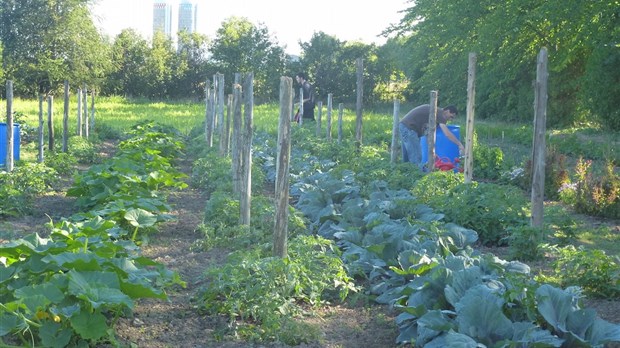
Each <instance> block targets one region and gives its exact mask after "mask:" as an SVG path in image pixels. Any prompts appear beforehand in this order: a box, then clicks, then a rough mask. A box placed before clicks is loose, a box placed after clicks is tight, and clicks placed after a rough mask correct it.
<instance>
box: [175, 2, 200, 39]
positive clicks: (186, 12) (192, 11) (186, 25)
mask: <svg viewBox="0 0 620 348" xmlns="http://www.w3.org/2000/svg"><path fill="white" fill-rule="evenodd" d="M197 8H198V5H196V4H193V3H192V2H191V1H190V0H181V2H180V3H179V29H178V32H181V31H183V30H185V31H187V32H188V33H194V32H196V20H197V18H198V17H197V15H198V11H197Z"/></svg>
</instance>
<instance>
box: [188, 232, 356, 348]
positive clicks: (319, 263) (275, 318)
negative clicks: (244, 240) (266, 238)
mask: <svg viewBox="0 0 620 348" xmlns="http://www.w3.org/2000/svg"><path fill="white" fill-rule="evenodd" d="M266 253H268V251H266V250H261V249H260V248H255V249H253V250H251V251H248V250H242V251H239V252H236V253H233V254H232V255H231V256H230V259H229V260H228V262H227V263H226V264H225V265H224V266H217V267H215V268H210V269H209V270H208V271H207V276H208V277H209V278H210V279H211V280H212V282H211V283H210V284H209V286H207V287H206V288H205V289H204V290H203V291H202V292H201V295H200V300H201V302H202V304H203V306H204V309H205V310H207V311H209V312H210V313H218V314H222V315H226V316H227V317H228V318H229V319H230V320H231V321H235V320H236V319H244V320H245V321H246V322H251V323H253V324H252V325H256V326H258V327H260V330H250V331H246V330H240V329H238V330H239V332H238V334H241V335H243V336H244V337H245V338H247V339H250V340H257V341H262V340H268V341H277V340H287V341H289V342H285V343H292V342H291V338H287V336H281V333H282V332H283V330H284V329H285V328H286V327H287V326H288V325H289V324H286V323H287V322H288V321H290V320H291V319H290V318H291V317H295V316H297V315H300V314H301V313H303V311H304V307H305V306H310V307H313V308H317V307H319V306H321V305H323V304H324V303H325V301H327V300H330V299H332V298H333V296H334V295H335V296H337V297H336V298H338V297H339V298H340V299H341V300H343V299H344V298H346V296H347V295H348V292H349V291H350V290H352V289H354V287H353V285H352V284H351V280H350V279H349V277H348V276H347V274H346V271H345V269H344V266H343V264H342V261H341V260H340V258H339V257H338V249H337V248H336V247H335V245H334V244H333V242H331V241H328V240H325V239H322V238H320V237H301V236H300V237H297V238H294V239H292V240H291V241H290V243H289V253H288V257H287V258H284V259H282V258H277V257H269V256H266ZM245 325H247V324H242V326H245ZM231 334H234V333H231ZM287 335H288V334H287ZM294 338H295V339H296V340H298V339H299V338H300V337H299V336H295V337H294ZM311 339H316V337H311Z"/></svg>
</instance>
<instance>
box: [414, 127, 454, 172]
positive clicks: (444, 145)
mask: <svg viewBox="0 0 620 348" xmlns="http://www.w3.org/2000/svg"><path fill="white" fill-rule="evenodd" d="M459 128H460V127H459V126H455V125H448V129H449V130H450V132H452V134H454V136H455V137H456V138H457V139H458V140H461V133H460V131H459ZM420 146H421V147H422V163H426V162H428V143H427V142H426V135H425V136H423V137H421V138H420ZM435 156H437V157H440V158H441V157H447V158H448V159H449V160H450V161H451V162H452V163H454V164H455V165H456V164H457V163H456V162H455V160H456V159H457V158H459V146H458V145H456V144H455V143H453V142H451V141H450V139H448V137H446V135H445V134H443V131H442V130H441V128H439V127H437V132H436V133H435Z"/></svg>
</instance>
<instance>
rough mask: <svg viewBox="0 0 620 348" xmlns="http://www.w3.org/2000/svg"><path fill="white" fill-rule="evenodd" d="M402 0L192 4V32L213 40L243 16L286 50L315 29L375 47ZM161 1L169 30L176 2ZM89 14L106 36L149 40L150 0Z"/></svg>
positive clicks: (99, 6) (96, 6) (106, 3)
mask: <svg viewBox="0 0 620 348" xmlns="http://www.w3.org/2000/svg"><path fill="white" fill-rule="evenodd" d="M163 1H164V0H162V2H163ZM406 1H408V0H388V1H383V2H371V3H369V4H364V5H363V6H361V5H360V3H359V2H358V1H357V0H339V1H333V0H314V2H313V5H312V6H310V7H308V8H306V9H304V10H303V11H302V12H300V11H299V10H297V9H295V8H294V7H293V6H291V3H290V1H287V0H261V1H247V0H227V1H225V2H208V3H207V2H206V1H205V0H200V1H192V2H193V3H197V5H198V6H197V8H196V32H197V33H200V34H204V35H207V36H209V37H210V38H214V37H215V36H216V34H217V30H218V29H220V28H221V26H222V23H224V22H225V21H226V20H228V19H229V18H231V17H233V16H234V17H241V18H246V19H248V20H249V21H250V22H252V23H253V24H255V25H258V24H262V25H264V26H265V27H266V28H267V29H268V30H269V34H270V35H271V36H272V37H273V38H275V39H276V40H277V41H278V43H279V44H280V45H281V46H282V47H284V48H285V51H286V52H287V53H289V54H295V55H299V54H300V52H301V47H300V45H299V42H300V41H301V42H308V41H309V40H310V39H311V38H312V35H313V34H314V33H316V32H323V33H326V34H327V35H330V36H334V37H336V38H338V39H339V40H343V41H360V42H363V43H366V44H370V43H375V44H379V45H380V44H383V43H385V41H386V38H385V37H382V36H380V35H379V34H381V32H382V31H384V30H385V29H387V28H388V27H390V25H392V24H397V23H398V22H399V21H400V20H401V19H402V17H403V14H402V12H400V11H403V10H405V9H406V8H407V7H408V6H407V5H406ZM166 2H167V3H170V4H172V6H173V12H174V14H173V17H172V18H171V20H170V22H171V30H172V28H175V27H178V25H176V26H175V23H176V22H177V21H178V14H177V12H178V4H179V3H180V2H181V1H180V0H167V1H166ZM280 11H282V12H281V14H280ZM92 15H93V19H94V21H95V25H96V26H97V27H98V28H100V29H101V30H102V32H103V33H104V34H107V35H109V36H110V37H112V38H113V37H115V36H116V35H118V34H119V33H120V32H121V31H122V30H123V29H127V28H132V29H134V30H136V31H137V32H138V33H140V34H142V35H143V37H145V38H146V39H150V38H152V35H153V22H152V21H153V1H150V0H98V1H97V2H95V3H93V7H92ZM175 34H176V33H175Z"/></svg>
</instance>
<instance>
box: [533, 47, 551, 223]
mask: <svg viewBox="0 0 620 348" xmlns="http://www.w3.org/2000/svg"><path fill="white" fill-rule="evenodd" d="M547 78H548V73H547V48H545V47H543V48H542V49H541V50H540V53H539V54H538V62H537V68H536V87H535V95H534V144H533V146H532V220H531V226H532V227H538V228H541V227H542V225H543V210H544V198H545V197H544V196H545V157H546V144H545V133H546V131H547V129H546V124H547Z"/></svg>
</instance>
